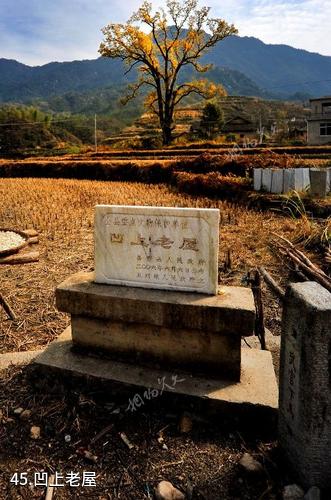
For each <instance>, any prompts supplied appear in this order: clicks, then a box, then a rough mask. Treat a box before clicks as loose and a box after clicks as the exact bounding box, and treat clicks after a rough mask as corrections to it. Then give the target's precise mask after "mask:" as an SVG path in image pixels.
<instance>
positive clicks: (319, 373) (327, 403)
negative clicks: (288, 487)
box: [279, 282, 331, 488]
mask: <svg viewBox="0 0 331 500" xmlns="http://www.w3.org/2000/svg"><path fill="white" fill-rule="evenodd" d="M282 329H283V331H282V345H281V360H280V381H279V384H280V394H279V440H280V444H281V446H282V448H283V450H284V451H285V454H286V457H287V459H288V461H289V463H290V464H291V466H292V468H293V469H294V471H295V472H296V474H297V476H298V479H299V481H300V482H301V483H302V484H303V485H305V486H307V487H310V486H319V487H322V488H331V390H330V387H331V357H330V356H331V293H330V292H328V291H327V290H326V289H324V288H323V287H321V286H320V285H319V284H317V283H315V282H306V283H296V284H292V285H291V286H290V287H289V289H288V290H287V293H286V297H285V302H284V310H283V327H282Z"/></svg>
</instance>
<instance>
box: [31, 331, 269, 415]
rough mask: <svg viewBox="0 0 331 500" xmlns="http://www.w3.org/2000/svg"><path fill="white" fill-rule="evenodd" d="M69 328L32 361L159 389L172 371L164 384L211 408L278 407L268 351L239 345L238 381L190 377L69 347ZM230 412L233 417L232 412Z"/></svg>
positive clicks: (264, 409)
mask: <svg viewBox="0 0 331 500" xmlns="http://www.w3.org/2000/svg"><path fill="white" fill-rule="evenodd" d="M72 345H73V344H72V337H71V328H70V327H68V328H67V329H66V330H65V331H64V332H63V333H62V335H60V336H59V337H58V339H57V340H55V341H54V342H52V343H51V344H50V345H49V346H48V348H47V349H46V350H45V351H44V352H43V353H42V354H40V355H39V356H37V358H36V359H35V360H34V363H35V364H37V365H39V366H43V367H45V368H47V370H49V369H51V368H53V369H57V370H61V371H65V372H68V373H71V374H72V375H84V376H88V377H94V378H100V379H103V380H106V381H107V380H108V381H112V382H117V383H121V384H124V385H126V386H131V387H132V386H133V387H145V388H146V387H147V388H154V389H159V390H160V384H159V380H160V379H162V378H163V377H165V379H166V380H167V381H168V383H169V381H171V380H172V377H173V376H174V374H175V375H176V376H177V378H178V380H182V379H184V380H183V381H181V382H180V383H179V382H178V383H177V384H176V385H175V386H174V387H170V388H168V387H167V386H166V387H165V388H164V391H165V392H167V391H168V392H171V393H172V394H177V395H181V396H188V397H189V398H191V399H192V398H193V399H194V400H195V402H196V404H198V403H200V402H203V403H204V404H206V403H207V404H208V406H209V408H211V409H212V411H215V410H216V411H219V410H221V409H222V410H223V409H226V408H227V409H230V410H231V411H236V410H243V411H251V412H253V414H254V415H255V413H256V412H257V411H258V412H259V411H261V412H262V413H263V415H264V416H266V415H267V416H269V417H272V418H274V417H275V415H276V413H277V408H278V387H277V382H276V376H275V372H274V367H273V363H272V358H271V354H270V352H268V351H260V350H257V349H242V362H241V380H240V382H233V381H223V380H215V379H209V378H207V377H205V378H202V377H200V378H198V377H193V376H192V375H191V374H188V373H186V372H181V373H179V372H178V371H176V372H174V371H166V370H157V369H153V368H146V367H141V366H137V365H131V364H129V363H123V362H118V361H112V360H107V359H103V358H100V357H91V356H87V355H83V354H79V353H76V352H73V351H72ZM231 415H232V416H233V417H234V416H235V414H232V413H231Z"/></svg>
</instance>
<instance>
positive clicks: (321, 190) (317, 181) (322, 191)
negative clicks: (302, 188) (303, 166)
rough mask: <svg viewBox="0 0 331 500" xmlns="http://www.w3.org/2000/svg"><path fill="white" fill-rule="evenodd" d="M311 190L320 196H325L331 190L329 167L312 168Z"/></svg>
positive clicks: (314, 194) (313, 193)
mask: <svg viewBox="0 0 331 500" xmlns="http://www.w3.org/2000/svg"><path fill="white" fill-rule="evenodd" d="M310 186H311V187H310V192H311V194H312V195H313V196H316V197H318V198H325V197H326V195H327V194H328V193H329V191H330V171H329V169H319V168H311V169H310Z"/></svg>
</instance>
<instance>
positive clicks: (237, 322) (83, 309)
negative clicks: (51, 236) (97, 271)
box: [56, 273, 255, 381]
mask: <svg viewBox="0 0 331 500" xmlns="http://www.w3.org/2000/svg"><path fill="white" fill-rule="evenodd" d="M56 304H57V307H58V309H59V310H60V311H63V312H66V313H69V314H71V329H72V340H73V344H74V346H76V347H79V348H83V349H86V350H89V351H96V352H100V353H103V354H106V355H108V356H110V357H112V358H115V359H116V360H119V359H121V360H123V361H129V362H130V363H134V364H142V365H144V364H147V365H153V366H155V365H156V366H159V367H162V368H168V369H169V368H177V369H181V370H183V369H184V370H187V371H190V373H193V374H207V375H209V376H212V377H216V378H225V379H226V380H235V381H238V380H240V362H241V347H240V346H241V336H250V335H252V334H253V328H254V320H255V307H254V300H253V297H252V293H251V290H249V289H247V288H243V287H223V288H220V289H219V293H218V294H217V295H215V296H208V295H204V294H196V293H183V292H170V291H163V290H148V289H139V288H133V287H122V286H112V285H100V284H96V283H94V274H93V273H79V274H77V275H74V276H72V277H70V278H69V279H68V280H66V281H65V282H64V283H62V284H61V285H60V286H59V287H58V288H57V290H56Z"/></svg>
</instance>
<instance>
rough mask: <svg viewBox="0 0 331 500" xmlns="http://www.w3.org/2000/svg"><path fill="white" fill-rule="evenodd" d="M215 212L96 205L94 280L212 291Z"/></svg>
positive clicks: (216, 227) (215, 256)
mask: <svg viewBox="0 0 331 500" xmlns="http://www.w3.org/2000/svg"><path fill="white" fill-rule="evenodd" d="M218 239H219V210H214V209H191V208H163V207H135V206H107V205H99V206H97V207H96V208H95V281H96V282H97V283H108V284H115V285H127V286H140V287H144V288H159V289H168V290H182V291H196V292H200V293H208V294H215V293H216V292H217V260H218Z"/></svg>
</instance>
